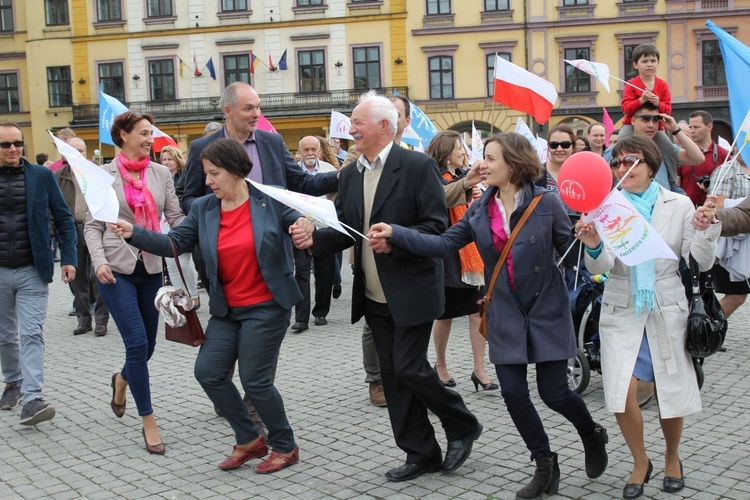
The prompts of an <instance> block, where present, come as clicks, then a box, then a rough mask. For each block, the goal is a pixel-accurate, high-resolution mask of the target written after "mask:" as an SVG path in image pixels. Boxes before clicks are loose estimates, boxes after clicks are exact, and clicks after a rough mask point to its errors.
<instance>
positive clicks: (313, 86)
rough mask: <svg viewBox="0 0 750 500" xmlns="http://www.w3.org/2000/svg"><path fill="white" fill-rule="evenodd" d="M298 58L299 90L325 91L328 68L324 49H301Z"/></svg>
mask: <svg viewBox="0 0 750 500" xmlns="http://www.w3.org/2000/svg"><path fill="white" fill-rule="evenodd" d="M297 58H298V61H299V91H300V92H325V90H326V68H325V54H324V53H323V51H322V50H301V51H299V53H298V55H297Z"/></svg>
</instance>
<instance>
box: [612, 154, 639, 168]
mask: <svg viewBox="0 0 750 500" xmlns="http://www.w3.org/2000/svg"><path fill="white" fill-rule="evenodd" d="M642 161H643V158H638V157H637V156H626V157H624V158H623V159H622V160H620V159H619V158H612V159H611V160H610V162H609V166H610V167H612V168H620V165H624V166H625V168H630V167H632V166H633V165H637V164H639V163H640V162H642Z"/></svg>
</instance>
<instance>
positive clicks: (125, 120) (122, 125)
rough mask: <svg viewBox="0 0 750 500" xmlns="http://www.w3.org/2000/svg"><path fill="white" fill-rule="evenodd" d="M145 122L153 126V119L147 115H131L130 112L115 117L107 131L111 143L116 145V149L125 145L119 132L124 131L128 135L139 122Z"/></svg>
mask: <svg viewBox="0 0 750 500" xmlns="http://www.w3.org/2000/svg"><path fill="white" fill-rule="evenodd" d="M141 120H146V121H148V122H149V123H150V124H151V125H153V124H154V117H153V116H151V115H150V114H148V113H142V114H141V113H133V112H132V111H126V112H125V113H123V114H121V115H117V116H116V117H115V119H114V121H112V128H110V129H109V133H110V135H111V136H112V141H114V143H115V144H117V147H119V148H122V145H123V144H124V143H125V142H124V141H123V140H122V137H120V132H121V131H125V133H127V134H129V133H130V132H132V131H133V129H134V128H135V125H136V124H137V123H138V122H139V121H141Z"/></svg>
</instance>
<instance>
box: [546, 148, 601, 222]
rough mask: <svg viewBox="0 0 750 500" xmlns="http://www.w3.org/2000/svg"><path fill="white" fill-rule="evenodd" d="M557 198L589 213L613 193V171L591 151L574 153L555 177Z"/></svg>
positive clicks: (577, 209)
mask: <svg viewBox="0 0 750 500" xmlns="http://www.w3.org/2000/svg"><path fill="white" fill-rule="evenodd" d="M557 188H558V190H559V191H560V197H561V198H562V200H563V201H564V202H565V204H566V205H568V206H569V207H570V208H572V209H573V210H576V211H578V212H590V211H592V210H594V209H595V208H597V207H598V206H599V205H601V204H602V202H603V201H604V198H606V197H607V195H608V194H609V192H610V191H611V190H612V170H610V168H609V165H607V162H606V161H605V160H604V158H602V157H601V156H599V155H598V154H596V153H594V152H593V151H581V152H579V153H574V154H573V155H572V156H571V157H570V158H568V159H567V160H565V163H563V164H562V167H560V173H559V174H558V176H557Z"/></svg>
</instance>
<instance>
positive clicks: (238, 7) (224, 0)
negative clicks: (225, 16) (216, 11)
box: [221, 0, 247, 12]
mask: <svg viewBox="0 0 750 500" xmlns="http://www.w3.org/2000/svg"><path fill="white" fill-rule="evenodd" d="M242 10H247V0H221V11H222V12H236V11H242Z"/></svg>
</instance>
